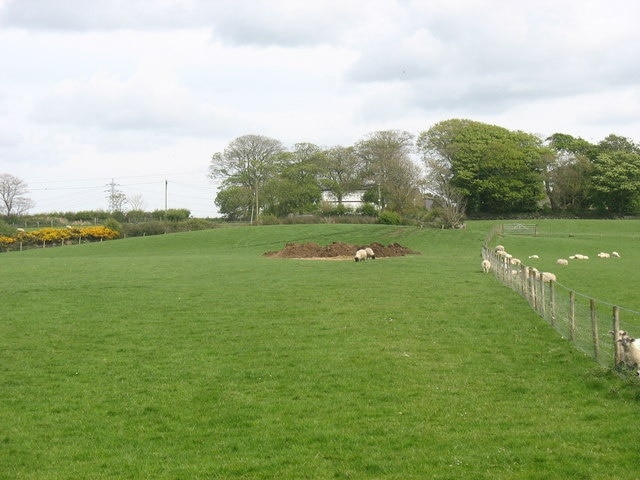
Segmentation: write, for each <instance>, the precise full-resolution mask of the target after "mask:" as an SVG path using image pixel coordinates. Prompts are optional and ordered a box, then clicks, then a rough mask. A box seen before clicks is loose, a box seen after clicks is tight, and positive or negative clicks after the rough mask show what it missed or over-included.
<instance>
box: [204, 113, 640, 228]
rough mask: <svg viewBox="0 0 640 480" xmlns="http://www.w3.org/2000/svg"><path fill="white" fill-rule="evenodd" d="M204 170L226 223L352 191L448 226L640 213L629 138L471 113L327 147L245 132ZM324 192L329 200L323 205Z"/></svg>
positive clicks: (314, 205)
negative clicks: (485, 219)
mask: <svg viewBox="0 0 640 480" xmlns="http://www.w3.org/2000/svg"><path fill="white" fill-rule="evenodd" d="M210 176H211V178H212V179H216V180H219V181H220V182H221V186H220V189H219V192H218V194H217V196H216V198H215V203H216V205H217V207H218V210H219V211H220V213H221V214H222V215H223V216H224V217H225V218H226V219H228V220H249V221H252V220H255V219H258V218H259V217H260V216H262V215H272V216H276V217H282V216H286V215H290V214H305V213H320V212H322V211H323V209H325V210H326V209H327V208H334V209H335V208H337V209H338V210H341V211H345V208H344V206H343V205H342V203H343V202H342V199H343V198H344V197H345V195H346V194H348V193H350V192H354V191H364V195H363V198H362V200H363V202H365V204H364V207H363V210H364V211H363V212H362V213H367V214H376V213H379V212H383V211H391V212H395V213H397V214H399V215H401V216H403V217H416V216H417V217H419V216H424V215H427V211H429V212H430V213H429V215H431V216H432V217H433V215H434V212H435V214H437V216H438V217H439V218H440V220H441V221H442V222H443V224H445V225H446V226H455V225H458V224H460V222H461V221H462V220H463V219H464V218H465V217H472V218H473V217H479V216H485V215H507V214H509V215H513V214H534V213H541V212H542V213H548V214H551V215H553V214H563V215H566V214H572V215H586V214H588V215H600V216H607V215H609V216H621V215H633V214H637V213H639V212H640V146H639V145H638V144H636V143H634V142H633V141H632V140H630V139H628V138H625V137H621V136H617V135H614V134H611V135H609V136H608V137H606V138H605V139H604V140H602V141H601V142H599V143H597V144H593V143H590V142H588V141H586V140H584V139H582V138H580V137H577V138H576V137H573V136H571V135H568V134H563V133H554V134H553V135H551V136H549V137H548V138H541V137H539V136H536V135H533V134H530V133H526V132H523V131H512V130H509V129H507V128H504V127H500V126H496V125H490V124H486V123H482V122H478V121H473V120H468V119H451V120H445V121H442V122H439V123H437V124H435V125H433V126H432V127H431V128H429V129H428V130H425V131H422V132H420V133H419V134H418V135H417V136H414V135H413V134H411V133H409V132H406V131H400V130H386V131H378V132H374V133H371V134H369V135H367V136H366V137H365V138H363V139H362V140H360V141H358V142H356V143H355V144H354V145H350V146H334V147H329V148H325V147H320V146H318V145H314V144H311V143H297V144H295V145H294V147H293V148H292V149H290V150H289V149H286V148H285V147H284V146H283V144H282V143H281V142H280V141H279V140H277V139H273V138H269V137H265V136H261V135H244V136H241V137H238V138H236V139H234V140H233V141H231V142H230V143H229V144H228V146H227V147H226V148H225V149H224V151H222V152H217V153H214V154H213V155H212V158H211V163H210ZM323 191H326V192H330V193H331V194H332V195H333V197H334V198H335V199H337V202H336V205H335V206H332V207H329V206H327V205H326V204H323V201H322V198H323V197H322V192H323ZM425 198H429V199H430V200H431V201H432V205H431V208H430V209H427V206H428V205H427V203H426V202H425ZM341 207H342V208H341Z"/></svg>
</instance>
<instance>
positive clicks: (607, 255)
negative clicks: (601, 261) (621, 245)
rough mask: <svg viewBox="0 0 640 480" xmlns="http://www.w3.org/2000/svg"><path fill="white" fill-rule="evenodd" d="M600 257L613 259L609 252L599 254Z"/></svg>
mask: <svg viewBox="0 0 640 480" xmlns="http://www.w3.org/2000/svg"><path fill="white" fill-rule="evenodd" d="M598 257H600V258H609V257H611V255H610V254H608V253H607V252H600V253H599V254H598Z"/></svg>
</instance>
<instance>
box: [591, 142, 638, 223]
mask: <svg viewBox="0 0 640 480" xmlns="http://www.w3.org/2000/svg"><path fill="white" fill-rule="evenodd" d="M591 180H592V182H591V186H592V191H593V198H594V199H595V201H596V203H597V204H598V205H599V206H600V207H601V208H603V209H605V210H608V211H610V212H613V213H616V214H625V213H636V212H638V211H639V210H638V206H639V204H640V154H638V153H628V152H624V151H612V152H611V153H603V154H601V155H599V156H598V158H597V159H596V161H595V162H594V164H593V173H592V176H591Z"/></svg>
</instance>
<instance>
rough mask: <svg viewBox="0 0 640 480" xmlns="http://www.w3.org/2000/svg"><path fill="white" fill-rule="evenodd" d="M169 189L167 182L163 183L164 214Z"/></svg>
mask: <svg viewBox="0 0 640 480" xmlns="http://www.w3.org/2000/svg"><path fill="white" fill-rule="evenodd" d="M168 188H169V181H168V180H165V181H164V213H167V190H168Z"/></svg>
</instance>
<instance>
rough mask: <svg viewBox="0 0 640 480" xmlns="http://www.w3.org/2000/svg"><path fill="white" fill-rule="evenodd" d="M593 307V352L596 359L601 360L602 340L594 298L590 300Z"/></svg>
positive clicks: (591, 307) (590, 305)
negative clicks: (599, 337)
mask: <svg viewBox="0 0 640 480" xmlns="http://www.w3.org/2000/svg"><path fill="white" fill-rule="evenodd" d="M589 307H590V309H591V333H592V335H593V354H594V356H595V358H596V361H599V360H600V342H599V341H598V319H597V316H596V301H595V300H594V299H593V298H592V299H591V300H590V301H589Z"/></svg>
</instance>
